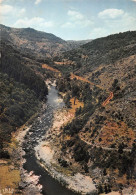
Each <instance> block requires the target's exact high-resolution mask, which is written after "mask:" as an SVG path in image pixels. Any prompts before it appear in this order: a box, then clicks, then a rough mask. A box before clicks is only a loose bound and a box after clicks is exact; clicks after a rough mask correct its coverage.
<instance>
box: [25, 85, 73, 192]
mask: <svg viewBox="0 0 136 195" xmlns="http://www.w3.org/2000/svg"><path fill="white" fill-rule="evenodd" d="M59 100H60V97H59V95H58V91H57V90H56V88H55V86H50V88H49V94H48V96H47V102H46V109H45V111H44V112H43V114H42V116H40V117H38V119H37V120H35V121H34V122H33V124H32V127H31V128H30V129H29V131H28V132H27V134H26V136H25V141H24V143H23V149H24V151H25V152H26V154H25V156H24V158H25V159H26V162H25V164H24V169H25V170H27V171H28V172H30V171H33V172H34V174H35V175H37V176H40V179H39V184H41V185H42V186H43V188H42V189H43V190H42V194H43V195H76V193H74V192H72V191H70V190H68V189H67V188H65V187H64V186H62V185H61V184H60V183H59V182H58V181H57V180H55V179H54V178H52V177H51V176H50V175H49V174H48V172H47V171H46V170H45V169H44V168H43V167H41V166H40V165H39V163H38V162H37V159H36V157H35V150H34V148H35V147H36V146H37V145H38V144H39V143H40V142H41V141H42V139H43V138H44V135H45V133H46V131H48V129H49V128H50V126H51V125H52V119H53V112H54V111H55V110H56V109H58V108H63V106H64V102H63V101H59Z"/></svg>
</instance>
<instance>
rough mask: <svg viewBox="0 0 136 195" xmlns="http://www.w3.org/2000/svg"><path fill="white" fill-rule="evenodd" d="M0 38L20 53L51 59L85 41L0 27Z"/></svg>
mask: <svg viewBox="0 0 136 195" xmlns="http://www.w3.org/2000/svg"><path fill="white" fill-rule="evenodd" d="M0 29H1V37H2V39H3V40H8V41H10V42H11V43H12V44H13V45H15V46H16V47H17V48H18V50H20V51H21V52H22V53H25V54H27V55H28V56H29V55H30V54H31V55H33V56H36V57H39V58H44V59H45V58H47V59H48V58H52V57H53V56H57V55H59V54H60V53H62V52H64V51H67V50H70V49H74V48H77V47H79V46H80V45H83V44H84V43H86V42H89V41H91V40H87V41H81V42H80V41H79V42H78V41H68V42H67V41H65V40H63V39H61V38H59V37H57V36H55V35H53V34H51V33H46V32H41V31H37V30H35V29H32V28H20V29H19V28H18V29H17V28H10V27H6V26H4V25H0Z"/></svg>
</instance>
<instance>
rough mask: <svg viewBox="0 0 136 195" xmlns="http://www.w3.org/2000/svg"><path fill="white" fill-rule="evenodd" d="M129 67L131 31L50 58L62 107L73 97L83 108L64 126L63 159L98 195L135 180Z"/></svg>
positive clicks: (133, 47) (134, 51) (134, 97)
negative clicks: (60, 76) (90, 181)
mask: <svg viewBox="0 0 136 195" xmlns="http://www.w3.org/2000/svg"><path fill="white" fill-rule="evenodd" d="M135 65H136V32H135V31H134V32H125V33H120V34H116V35H111V36H108V37H105V38H100V39H96V40H93V41H92V42H90V43H87V44H85V45H83V46H81V47H80V48H79V49H77V50H72V51H69V52H65V53H63V54H62V56H61V58H60V57H58V58H57V57H56V58H54V68H57V69H58V70H60V71H62V72H63V73H64V79H63V80H61V81H58V88H59V90H61V91H62V92H63V93H66V94H67V95H66V96H65V100H66V103H67V105H69V100H70V98H71V97H74V96H75V97H76V98H78V99H80V100H82V101H83V102H84V105H85V106H84V108H82V109H78V110H77V112H76V117H75V119H74V120H73V121H72V122H71V123H69V124H67V125H66V126H65V127H64V130H63V132H64V134H65V135H69V136H70V138H69V139H68V140H63V141H62V146H63V147H62V151H63V153H64V155H66V156H65V160H66V159H67V161H68V162H71V163H72V162H73V161H72V160H71V159H70V156H72V158H73V159H74V160H75V161H76V162H78V163H79V164H80V165H81V166H82V167H84V168H83V169H84V171H85V173H86V174H87V175H90V176H91V177H93V178H94V181H95V182H96V184H97V185H98V189H99V193H102V192H106V191H107V192H110V189H112V190H117V189H121V187H120V186H121V185H122V187H126V186H127V182H128V181H129V183H130V186H133V182H134V180H135V176H136V172H135V171H136V163H135V162H136V161H135V160H136V156H135V152H134V150H135V146H136V131H135V128H136V120H135V119H136V77H135V75H136V66H135ZM69 73H70V74H71V77H70V78H71V79H72V80H71V79H69V78H68V77H69V76H70V75H69ZM72 75H74V76H72ZM132 172H133V174H131V173H132ZM133 179H134V180H133ZM102 180H103V182H102ZM108 180H109V182H108ZM104 186H106V187H104ZM108 186H109V187H108ZM127 187H128V188H129V186H127ZM105 189H106V191H105Z"/></svg>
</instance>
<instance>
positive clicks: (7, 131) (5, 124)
mask: <svg viewBox="0 0 136 195" xmlns="http://www.w3.org/2000/svg"><path fill="white" fill-rule="evenodd" d="M0 94H1V96H0V144H1V150H0V151H1V152H0V157H6V158H8V154H6V153H5V152H3V151H2V148H3V143H5V142H9V141H10V136H11V132H12V131H15V130H16V128H17V127H19V126H21V125H23V124H24V123H25V122H26V121H27V120H28V119H29V118H30V117H31V116H32V115H33V114H34V113H35V112H36V111H37V108H38V105H39V100H38V99H37V97H36V94H35V92H34V91H32V90H30V89H29V88H28V87H26V86H25V85H24V84H20V83H19V82H16V81H15V80H14V79H13V78H10V77H9V76H8V75H7V74H3V73H0Z"/></svg>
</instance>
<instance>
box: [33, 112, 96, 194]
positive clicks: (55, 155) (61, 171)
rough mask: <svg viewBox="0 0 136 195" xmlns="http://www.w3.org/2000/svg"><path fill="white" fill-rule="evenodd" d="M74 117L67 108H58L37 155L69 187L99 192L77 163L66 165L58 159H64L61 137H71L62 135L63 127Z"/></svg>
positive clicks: (56, 177) (83, 192)
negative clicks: (79, 170)
mask: <svg viewBox="0 0 136 195" xmlns="http://www.w3.org/2000/svg"><path fill="white" fill-rule="evenodd" d="M73 117H74V115H71V114H70V113H69V112H68V111H67V110H66V109H61V110H57V111H56V112H55V113H54V120H53V125H52V127H51V128H50V129H49V130H48V131H47V132H46V135H45V138H44V141H42V142H41V143H40V145H38V146H37V147H36V148H35V150H36V157H37V159H39V162H40V164H41V165H42V166H43V167H44V168H45V169H46V170H47V171H48V172H49V173H50V174H51V176H52V177H54V178H55V179H57V180H58V181H59V182H61V183H62V184H63V185H65V186H66V187H67V188H69V189H71V190H73V191H75V192H80V193H81V194H87V193H89V194H95V193H96V194H97V190H96V187H95V185H94V183H93V181H92V179H91V178H90V177H89V176H86V175H83V174H82V173H80V172H78V170H77V166H76V164H73V165H72V166H66V167H65V166H62V165H61V164H60V163H59V162H58V159H60V158H62V159H63V157H61V144H60V142H61V139H65V140H68V139H69V137H68V136H67V137H62V132H61V127H62V126H63V125H64V124H65V123H67V122H69V121H71V120H72V118H73ZM74 167H75V168H74Z"/></svg>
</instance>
